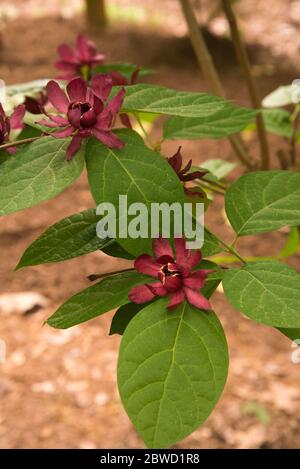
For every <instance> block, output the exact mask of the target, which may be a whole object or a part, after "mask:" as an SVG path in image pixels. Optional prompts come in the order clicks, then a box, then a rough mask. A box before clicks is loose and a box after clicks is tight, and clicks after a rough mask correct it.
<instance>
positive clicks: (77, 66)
mask: <svg viewBox="0 0 300 469" xmlns="http://www.w3.org/2000/svg"><path fill="white" fill-rule="evenodd" d="M57 52H58V55H59V57H60V60H58V61H57V62H55V64H54V65H55V67H56V68H57V69H59V70H62V71H63V72H64V74H63V75H60V76H59V77H58V78H61V79H62V80H70V79H71V78H74V77H76V76H78V75H81V76H83V77H84V78H85V79H89V78H90V75H91V70H92V69H93V68H94V67H95V66H96V65H100V64H102V63H103V61H104V59H105V56H104V55H103V54H99V53H98V52H97V47H96V45H95V44H94V42H92V41H90V40H89V39H87V38H86V37H85V36H84V35H83V34H79V35H78V36H77V39H76V45H75V49H74V50H73V49H72V48H71V47H70V46H68V45H67V44H60V46H59V47H58V48H57Z"/></svg>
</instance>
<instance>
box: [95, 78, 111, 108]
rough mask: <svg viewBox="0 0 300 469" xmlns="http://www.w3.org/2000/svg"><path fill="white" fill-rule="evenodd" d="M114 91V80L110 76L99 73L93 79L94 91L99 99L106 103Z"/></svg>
mask: <svg viewBox="0 0 300 469" xmlns="http://www.w3.org/2000/svg"><path fill="white" fill-rule="evenodd" d="M111 89H112V79H111V77H110V76H109V75H105V74H102V73H97V75H94V76H93V78H92V90H93V92H94V93H95V95H96V96H98V98H100V99H101V100H102V101H106V100H107V98H108V96H109V94H110V92H111Z"/></svg>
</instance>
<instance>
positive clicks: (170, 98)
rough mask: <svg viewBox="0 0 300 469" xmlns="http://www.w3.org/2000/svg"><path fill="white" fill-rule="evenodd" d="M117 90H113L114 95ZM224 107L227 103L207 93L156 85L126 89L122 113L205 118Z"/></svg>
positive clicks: (134, 86) (140, 85) (133, 86)
mask: <svg viewBox="0 0 300 469" xmlns="http://www.w3.org/2000/svg"><path fill="white" fill-rule="evenodd" d="M116 92H117V89H115V90H114V93H116ZM226 106H232V105H231V104H230V103H229V102H228V101H226V100H225V99H223V98H219V97H218V96H213V95H211V94H207V93H191V92H187V91H177V90H173V89H170V88H165V87H164V86H157V85H145V84H138V85H131V86H127V87H126V96H125V100H124V104H123V107H122V111H124V112H126V111H129V112H134V111H140V112H151V113H158V114H168V115H171V116H182V117H205V116H208V115H210V114H213V113H215V112H217V111H220V110H221V109H223V108H225V107H226Z"/></svg>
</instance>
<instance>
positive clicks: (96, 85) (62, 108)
mask: <svg viewBox="0 0 300 469" xmlns="http://www.w3.org/2000/svg"><path fill="white" fill-rule="evenodd" d="M111 88H112V80H111V77H109V76H108V75H100V74H99V75H95V76H94V77H93V79H92V86H91V88H90V87H88V86H87V84H86V82H85V80H84V79H83V78H81V77H78V78H74V79H73V80H71V81H70V82H69V83H68V85H67V88H66V91H67V93H65V91H64V90H62V89H61V88H60V86H59V85H58V83H56V82H55V81H53V80H51V81H49V82H48V83H47V86H46V90H47V94H48V100H49V102H50V103H51V104H52V105H53V106H54V108H55V109H57V110H58V111H59V112H61V113H63V114H65V117H63V116H61V115H49V114H46V115H47V117H49V119H50V120H46V119H42V120H41V121H39V122H38V123H39V124H42V125H45V126H48V127H51V128H57V127H60V128H62V130H56V131H54V132H51V135H53V136H54V137H57V138H64V137H68V136H70V135H72V136H73V138H72V141H71V143H70V145H69V147H68V148H67V159H68V160H70V159H71V158H72V157H73V156H74V154H75V153H76V152H77V151H78V150H79V148H80V145H81V141H82V139H84V138H87V137H90V136H92V135H94V136H95V137H96V138H97V139H98V140H100V141H101V142H102V143H103V144H104V145H106V146H108V147H110V148H122V147H123V145H124V143H123V142H122V141H121V140H120V139H119V138H118V137H117V136H116V135H114V134H113V132H112V127H113V125H114V122H115V118H116V116H117V113H118V112H119V110H120V108H121V106H122V103H123V99H124V95H125V90H124V88H122V89H121V90H120V91H119V92H118V93H117V94H116V95H115V96H114V97H113V98H112V99H111V100H110V101H109V102H107V99H108V96H109V94H110V91H111Z"/></svg>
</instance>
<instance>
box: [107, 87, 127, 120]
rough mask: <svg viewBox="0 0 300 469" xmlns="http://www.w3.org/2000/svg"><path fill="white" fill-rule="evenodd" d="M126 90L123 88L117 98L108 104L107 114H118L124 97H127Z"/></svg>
mask: <svg viewBox="0 0 300 469" xmlns="http://www.w3.org/2000/svg"><path fill="white" fill-rule="evenodd" d="M125 93H126V91H125V89H124V88H122V89H121V90H120V91H119V92H118V93H117V94H116V96H114V97H113V98H112V99H111V100H110V101H109V103H108V105H107V106H106V108H105V111H106V112H111V113H112V114H117V113H118V112H119V110H120V109H121V107H122V104H123V101H124V97H125Z"/></svg>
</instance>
